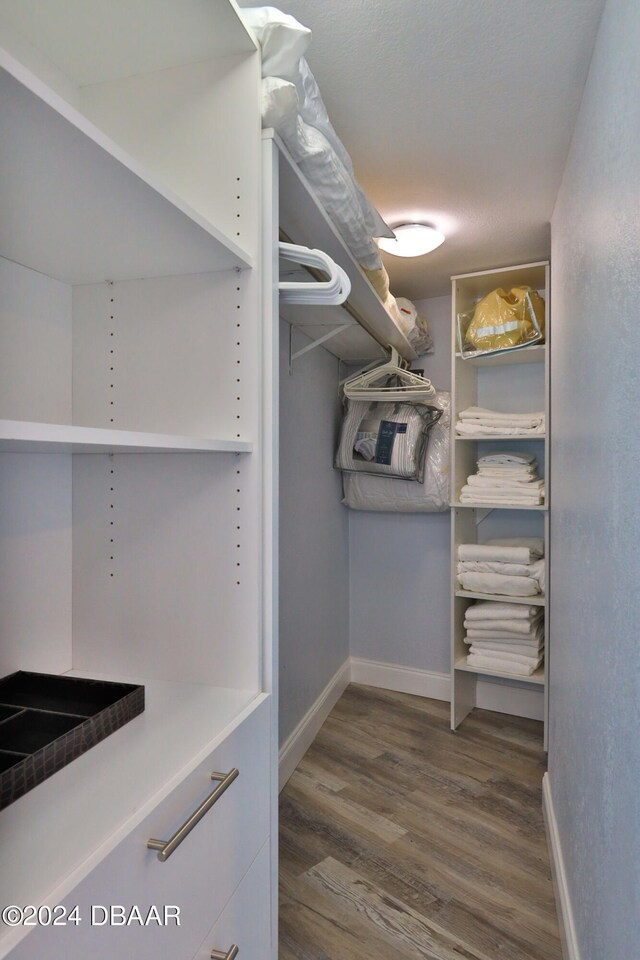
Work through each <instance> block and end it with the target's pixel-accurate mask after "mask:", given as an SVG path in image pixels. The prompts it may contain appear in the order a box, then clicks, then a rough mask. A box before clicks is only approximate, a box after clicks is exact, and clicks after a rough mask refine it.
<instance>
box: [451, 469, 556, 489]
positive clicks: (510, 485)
mask: <svg viewBox="0 0 640 960" xmlns="http://www.w3.org/2000/svg"><path fill="white" fill-rule="evenodd" d="M467 483H468V484H469V486H471V487H479V488H481V489H482V490H498V491H501V490H505V491H509V490H513V491H515V492H516V493H531V492H534V491H536V490H540V489H541V488H542V487H544V480H542V479H541V478H540V477H535V476H533V475H532V476H530V477H527V478H523V479H518V478H516V479H512V478H509V477H505V478H502V477H486V476H484V475H483V474H480V473H472V474H470V475H469V476H468V477H467Z"/></svg>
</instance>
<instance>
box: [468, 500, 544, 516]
mask: <svg viewBox="0 0 640 960" xmlns="http://www.w3.org/2000/svg"><path fill="white" fill-rule="evenodd" d="M451 507H456V508H458V507H460V508H462V509H463V510H538V511H539V512H540V513H544V512H545V511H546V510H548V509H549V505H548V504H546V503H537V504H531V505H530V506H525V505H524V504H521V503H460V501H459V500H454V501H453V502H452V503H451Z"/></svg>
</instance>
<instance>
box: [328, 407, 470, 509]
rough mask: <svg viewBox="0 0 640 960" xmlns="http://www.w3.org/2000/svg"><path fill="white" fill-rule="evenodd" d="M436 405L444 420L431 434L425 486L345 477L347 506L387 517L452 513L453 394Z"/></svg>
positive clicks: (354, 475) (426, 453)
mask: <svg viewBox="0 0 640 960" xmlns="http://www.w3.org/2000/svg"><path fill="white" fill-rule="evenodd" d="M433 403H434V405H435V406H438V407H440V409H441V410H442V417H441V418H440V420H439V421H438V422H437V423H435V424H434V425H433V427H432V428H431V431H430V433H429V442H428V444H427V446H426V449H425V451H424V454H423V456H424V480H423V482H422V483H415V482H413V481H409V480H396V479H393V478H391V477H379V476H378V477H373V476H368V475H367V474H364V473H343V474H342V480H343V486H344V500H343V501H342V502H343V503H344V504H345V506H347V507H349V508H350V509H352V510H374V511H378V512H383V513H442V512H443V511H445V510H447V509H448V507H449V435H450V434H449V416H450V406H451V398H450V394H449V393H446V392H441V393H438V394H436V397H435V399H434V401H433Z"/></svg>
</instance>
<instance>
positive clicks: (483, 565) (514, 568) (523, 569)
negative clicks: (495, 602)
mask: <svg viewBox="0 0 640 960" xmlns="http://www.w3.org/2000/svg"><path fill="white" fill-rule="evenodd" d="M532 566H533V564H531V563H504V562H503V561H502V560H458V573H464V572H465V571H467V572H468V573H506V574H510V575H511V576H512V577H528V576H530V575H531V568H532Z"/></svg>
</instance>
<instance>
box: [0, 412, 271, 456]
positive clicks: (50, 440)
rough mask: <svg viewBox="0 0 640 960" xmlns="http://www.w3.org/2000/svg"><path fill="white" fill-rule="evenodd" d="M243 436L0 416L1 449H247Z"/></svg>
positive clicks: (248, 444) (126, 451)
mask: <svg viewBox="0 0 640 960" xmlns="http://www.w3.org/2000/svg"><path fill="white" fill-rule="evenodd" d="M252 450H253V444H252V443H251V442H250V441H247V440H224V439H219V438H198V437H188V436H186V437H185V436H179V435H175V434H163V433H142V432H138V431H134V430H110V429H103V428H101V427H78V426H73V425H70V424H57V423H33V422H31V421H28V420H0V452H2V453H251V452H252Z"/></svg>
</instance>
